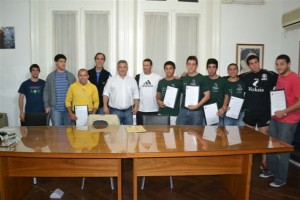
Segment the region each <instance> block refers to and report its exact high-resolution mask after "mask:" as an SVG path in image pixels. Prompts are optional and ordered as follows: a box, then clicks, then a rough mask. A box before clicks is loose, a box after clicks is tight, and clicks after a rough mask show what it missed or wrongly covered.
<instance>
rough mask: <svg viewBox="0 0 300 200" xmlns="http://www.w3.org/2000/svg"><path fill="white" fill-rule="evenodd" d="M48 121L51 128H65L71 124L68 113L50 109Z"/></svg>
mask: <svg viewBox="0 0 300 200" xmlns="http://www.w3.org/2000/svg"><path fill="white" fill-rule="evenodd" d="M50 119H51V122H52V126H67V125H70V124H71V120H70V117H69V114H68V111H57V110H55V109H54V108H51V112H50Z"/></svg>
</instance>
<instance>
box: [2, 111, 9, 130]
mask: <svg viewBox="0 0 300 200" xmlns="http://www.w3.org/2000/svg"><path fill="white" fill-rule="evenodd" d="M4 126H8V119H7V114H6V113H0V128H2V127H4Z"/></svg>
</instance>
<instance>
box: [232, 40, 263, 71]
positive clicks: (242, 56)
mask: <svg viewBox="0 0 300 200" xmlns="http://www.w3.org/2000/svg"><path fill="white" fill-rule="evenodd" d="M250 55H257V56H258V58H259V63H260V67H261V68H263V64H264V45H263V44H237V45H236V64H237V65H238V67H239V69H240V73H244V72H248V71H250V69H249V66H248V65H247V62H246V59H247V58H248V56H250Z"/></svg>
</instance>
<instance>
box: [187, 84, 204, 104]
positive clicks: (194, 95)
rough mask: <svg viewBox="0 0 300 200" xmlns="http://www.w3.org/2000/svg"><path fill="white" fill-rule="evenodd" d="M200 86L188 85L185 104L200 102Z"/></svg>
mask: <svg viewBox="0 0 300 200" xmlns="http://www.w3.org/2000/svg"><path fill="white" fill-rule="evenodd" d="M199 87H200V86H189V85H188V86H186V88H185V100H184V106H185V107H188V106H189V105H197V104H198V102H199Z"/></svg>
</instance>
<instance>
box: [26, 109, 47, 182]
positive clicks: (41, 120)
mask: <svg viewBox="0 0 300 200" xmlns="http://www.w3.org/2000/svg"><path fill="white" fill-rule="evenodd" d="M24 120H25V121H24V123H23V125H24V126H49V122H50V116H49V113H25V118H24ZM33 184H34V185H36V184H37V178H36V177H33Z"/></svg>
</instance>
